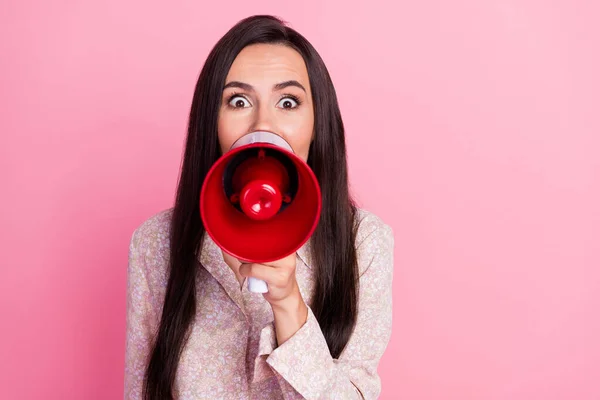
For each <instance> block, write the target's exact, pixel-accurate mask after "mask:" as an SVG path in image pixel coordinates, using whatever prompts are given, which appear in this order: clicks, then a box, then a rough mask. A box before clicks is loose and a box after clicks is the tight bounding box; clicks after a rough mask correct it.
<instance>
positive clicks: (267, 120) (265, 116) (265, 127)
mask: <svg viewBox="0 0 600 400" xmlns="http://www.w3.org/2000/svg"><path fill="white" fill-rule="evenodd" d="M255 110H256V112H255V113H254V115H253V120H252V124H251V126H250V132H255V131H267V132H273V133H277V126H276V123H275V115H274V113H273V110H272V109H271V108H270V107H268V106H267V105H266V104H262V105H260V106H259V107H256V109H255Z"/></svg>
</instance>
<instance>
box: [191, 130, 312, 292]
mask: <svg viewBox="0 0 600 400" xmlns="http://www.w3.org/2000/svg"><path fill="white" fill-rule="evenodd" d="M320 213H321V190H320V187H319V184H318V181H317V178H316V177H315V175H314V173H313V171H312V170H311V169H310V167H309V166H308V165H307V164H306V163H305V162H304V161H303V160H302V159H300V158H299V157H298V156H296V155H295V154H294V152H293V150H292V147H291V146H290V145H289V143H287V142H286V141H285V140H284V139H283V138H282V137H281V136H279V135H276V134H274V133H271V132H266V131H257V132H252V133H249V134H247V135H244V136H242V137H241V138H240V139H238V140H237V141H236V142H235V143H234V144H233V146H231V148H230V150H229V151H228V152H227V153H225V154H223V156H221V157H220V158H219V159H218V160H217V161H216V162H215V164H214V165H213V166H212V167H211V169H210V170H209V172H208V174H207V176H206V178H205V180H204V184H203V185H202V190H201V193H200V215H201V217H202V221H203V223H204V227H205V229H206V232H207V233H208V234H209V235H210V237H211V238H212V239H213V240H214V242H215V243H216V244H217V245H218V246H219V247H220V248H221V249H223V251H225V252H226V253H228V254H231V255H232V256H234V257H236V258H237V259H239V260H242V261H243V262H249V263H266V262H270V261H275V260H279V259H281V258H284V257H286V256H288V255H290V254H292V253H294V252H296V251H297V250H298V249H299V248H300V247H302V245H304V243H306V241H307V240H308V239H309V238H310V236H311V235H312V233H313V232H314V230H315V229H316V227H317V223H318V221H319V216H320ZM248 290H249V291H251V292H256V293H266V292H267V291H268V287H267V284H266V283H265V282H264V281H261V280H259V279H255V278H252V277H249V278H248Z"/></svg>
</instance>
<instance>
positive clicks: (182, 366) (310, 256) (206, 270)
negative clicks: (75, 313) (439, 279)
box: [125, 16, 393, 400]
mask: <svg viewBox="0 0 600 400" xmlns="http://www.w3.org/2000/svg"><path fill="white" fill-rule="evenodd" d="M257 130H264V131H270V132H273V133H276V134H278V135H280V136H282V137H283V138H284V139H286V140H287V141H288V142H289V143H290V144H291V146H292V148H293V150H294V152H295V153H296V154H297V155H298V156H299V157H300V158H302V159H303V160H305V161H306V162H307V163H308V165H309V166H310V167H311V168H312V170H313V172H314V173H315V175H316V177H317V179H318V181H319V184H320V186H321V191H322V212H321V216H320V220H319V224H318V226H317V229H316V231H315V232H314V234H313V235H312V237H311V239H310V240H309V241H308V242H307V243H306V244H305V245H304V246H303V247H302V248H300V249H299V250H298V251H297V253H296V254H292V255H291V256H289V257H286V258H284V259H283V260H279V261H276V262H273V263H269V265H261V264H241V263H240V262H239V261H237V260H236V259H234V258H233V257H231V256H229V255H227V254H225V253H223V252H222V251H221V250H220V249H219V248H218V247H217V246H216V244H215V243H214V242H213V241H212V240H211V238H210V236H208V235H207V234H206V233H205V229H204V227H203V225H202V221H201V219H200V215H199V207H198V204H199V195H200V189H201V186H202V183H203V181H204V178H205V176H206V174H207V172H208V170H209V169H210V167H211V166H212V165H213V163H214V162H215V161H216V160H217V159H218V158H219V157H220V156H221V155H222V154H223V153H225V152H226V151H228V149H229V148H230V146H231V145H232V143H233V142H234V141H235V140H236V139H238V138H239V137H241V136H243V135H244V134H247V133H248V132H253V131H257ZM392 254H393V236H392V231H391V229H390V227H389V226H387V225H386V224H385V223H383V222H382V221H381V220H380V219H379V218H377V217H376V216H375V215H373V214H371V213H368V212H367V211H365V210H362V209H358V208H357V207H356V206H355V205H354V203H353V201H352V199H351V198H350V196H349V193H348V181H347V165H346V146H345V139H344V128H343V125H342V119H341V116H340V110H339V108H338V104H337V100H336V94H335V90H334V88H333V84H332V82H331V79H330V77H329V74H328V72H327V69H326V68H325V65H324V64H323V61H322V60H321V58H320V56H319V55H318V54H317V52H316V51H315V49H314V48H313V47H312V46H311V44H310V43H309V42H308V41H307V40H306V39H305V38H304V37H302V36H301V35H300V34H298V33H297V32H296V31H294V30H293V29H290V28H289V27H286V26H285V25H284V24H283V23H282V22H281V21H280V20H278V19H276V18H274V17H270V16H255V17H250V18H247V19H245V20H242V21H240V22H239V23H238V24H237V25H236V26H234V27H233V28H232V29H231V30H230V31H229V32H228V33H227V34H226V35H225V36H224V37H223V38H222V39H221V40H220V41H219V42H218V43H217V44H216V46H215V47H214V49H213V50H212V51H211V53H210V55H209V56H208V59H207V60H206V63H205V65H204V67H203V69H202V72H201V74H200V77H199V79H198V83H197V85H196V89H195V93H194V97H193V101H192V107H191V112H190V119H189V127H188V136H187V141H186V147H185V154H184V158H183V164H182V171H181V176H180V180H179V186H178V190H177V197H176V201H175V206H174V208H173V209H169V210H165V211H163V212H160V213H158V214H157V215H154V216H153V217H151V218H150V219H148V220H147V221H145V222H144V223H143V224H142V225H141V226H140V227H138V228H137V229H136V231H135V232H134V234H133V237H132V240H131V246H130V254H129V268H128V297H127V299H128V304H127V350H126V369H125V397H126V398H132V399H141V398H145V399H160V400H163V399H172V398H178V399H221V398H222V399H301V398H307V399H317V398H340V399H354V398H356V399H359V398H365V399H374V398H376V397H377V396H378V395H379V393H380V390H381V383H380V379H379V376H378V375H377V365H378V363H379V360H380V358H381V356H382V354H383V352H384V350H385V348H386V347H387V344H388V341H389V338H390V334H391V326H392V325H391V324H392V320H391V317H392V308H391V307H392V292H391V288H392V270H393V265H392V264H393V262H392V259H393V256H392ZM250 276H252V277H256V278H259V279H262V280H264V281H266V282H267V284H268V287H269V292H268V293H265V294H263V295H261V294H257V293H252V292H249V291H248V290H247V289H246V285H245V280H246V278H248V277H250Z"/></svg>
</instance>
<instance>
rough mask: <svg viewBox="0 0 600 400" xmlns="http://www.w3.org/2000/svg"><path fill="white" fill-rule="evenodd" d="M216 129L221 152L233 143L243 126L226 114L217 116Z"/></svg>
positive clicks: (224, 151) (225, 150)
mask: <svg viewBox="0 0 600 400" xmlns="http://www.w3.org/2000/svg"><path fill="white" fill-rule="evenodd" d="M217 129H218V137H219V144H220V146H221V151H222V152H223V153H226V152H227V151H228V150H229V149H230V148H231V146H232V145H233V143H234V142H235V141H236V140H237V139H238V138H239V137H240V136H241V134H240V132H243V127H242V126H240V123H239V121H236V120H235V119H234V118H230V117H228V116H227V115H220V116H219V122H218V126H217Z"/></svg>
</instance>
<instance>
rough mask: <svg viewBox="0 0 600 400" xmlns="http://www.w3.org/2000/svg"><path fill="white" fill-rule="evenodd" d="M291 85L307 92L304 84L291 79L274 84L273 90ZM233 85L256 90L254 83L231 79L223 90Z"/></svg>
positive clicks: (251, 90) (250, 90)
mask: <svg viewBox="0 0 600 400" xmlns="http://www.w3.org/2000/svg"><path fill="white" fill-rule="evenodd" d="M289 86H296V87H297V88H300V89H302V90H304V92H305V93H306V89H305V88H304V86H302V84H301V83H300V82H298V81H295V80H290V81H285V82H280V83H277V84H275V85H273V91H274V92H276V91H278V90H282V89H285V88H286V87H289ZM232 87H236V88H240V89H242V90H247V91H249V92H253V91H254V87H253V86H252V85H249V84H247V83H244V82H239V81H231V82H229V83H228V84H226V85H225V86H224V87H223V90H225V89H227V88H232Z"/></svg>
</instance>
